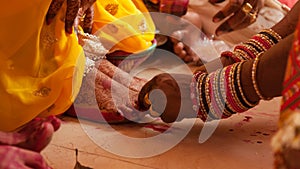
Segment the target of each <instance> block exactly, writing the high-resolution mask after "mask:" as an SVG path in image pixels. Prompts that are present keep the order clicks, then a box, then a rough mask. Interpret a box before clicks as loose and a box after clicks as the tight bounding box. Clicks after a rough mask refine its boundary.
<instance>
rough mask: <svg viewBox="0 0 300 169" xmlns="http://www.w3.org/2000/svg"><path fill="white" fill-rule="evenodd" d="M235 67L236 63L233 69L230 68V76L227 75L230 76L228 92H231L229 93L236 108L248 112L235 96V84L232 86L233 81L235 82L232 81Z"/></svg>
mask: <svg viewBox="0 0 300 169" xmlns="http://www.w3.org/2000/svg"><path fill="white" fill-rule="evenodd" d="M237 66H238V63H236V64H234V65H233V67H232V68H231V70H230V74H229V76H230V83H231V84H230V90H231V92H232V93H233V99H234V100H235V103H236V104H237V106H238V107H239V108H240V109H242V110H248V108H247V107H245V106H244V105H243V104H242V102H241V101H240V99H239V98H238V96H237V90H236V88H235V84H234V81H235V79H234V74H235V70H236V68H237Z"/></svg>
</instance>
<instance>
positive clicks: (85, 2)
mask: <svg viewBox="0 0 300 169" xmlns="http://www.w3.org/2000/svg"><path fill="white" fill-rule="evenodd" d="M95 1H96V0H81V1H80V0H67V10H66V15H65V31H66V32H67V33H69V34H71V33H72V30H73V25H74V23H75V27H77V26H78V24H81V23H80V21H76V18H77V19H78V20H79V19H80V18H82V17H83V16H85V17H84V18H83V23H82V28H83V30H84V31H85V32H86V33H91V31H92V21H93V3H94V2H95ZM64 2H65V0H52V2H51V4H50V7H49V9H48V11H47V14H46V23H47V24H48V25H49V24H51V23H52V21H53V19H54V18H55V16H56V15H57V13H58V12H59V10H60V9H61V7H62V5H63V3H64Z"/></svg>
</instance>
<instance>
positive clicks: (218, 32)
mask: <svg viewBox="0 0 300 169" xmlns="http://www.w3.org/2000/svg"><path fill="white" fill-rule="evenodd" d="M223 34H225V32H224V31H216V35H217V36H221V35H223Z"/></svg>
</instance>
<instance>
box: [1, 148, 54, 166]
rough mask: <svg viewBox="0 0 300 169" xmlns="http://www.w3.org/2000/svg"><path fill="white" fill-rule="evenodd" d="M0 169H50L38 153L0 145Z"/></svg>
mask: <svg viewBox="0 0 300 169" xmlns="http://www.w3.org/2000/svg"><path fill="white" fill-rule="evenodd" d="M0 168H6V169H15V168H18V169H28V168H35V169H51V167H49V166H48V165H47V163H46V162H45V160H44V159H43V157H42V155H41V154H40V153H37V152H34V151H29V150H25V149H21V148H17V147H14V146H1V145H0Z"/></svg>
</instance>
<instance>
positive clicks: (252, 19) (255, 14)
mask: <svg viewBox="0 0 300 169" xmlns="http://www.w3.org/2000/svg"><path fill="white" fill-rule="evenodd" d="M248 15H249V16H250V22H251V23H252V22H254V21H255V20H256V17H257V12H253V13H252V12H249V13H248Z"/></svg>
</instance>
